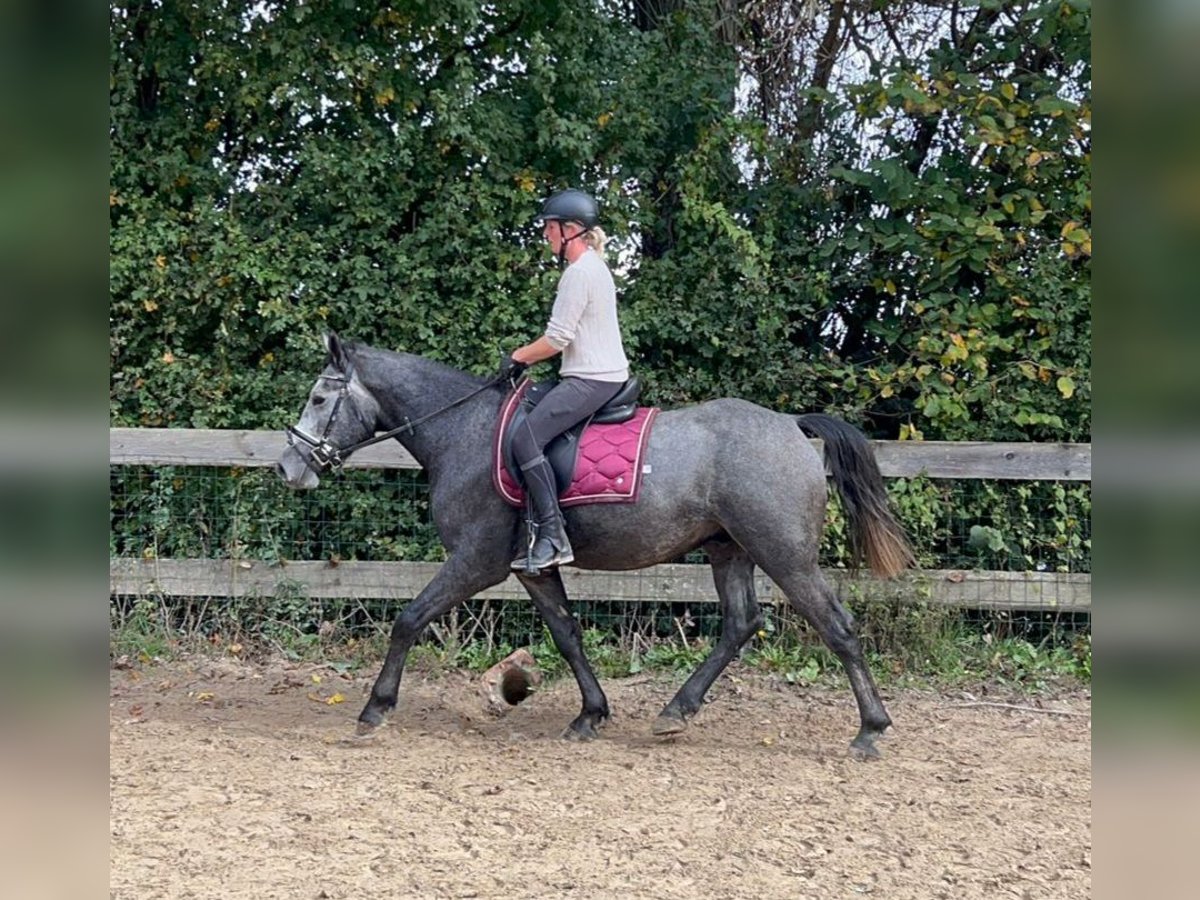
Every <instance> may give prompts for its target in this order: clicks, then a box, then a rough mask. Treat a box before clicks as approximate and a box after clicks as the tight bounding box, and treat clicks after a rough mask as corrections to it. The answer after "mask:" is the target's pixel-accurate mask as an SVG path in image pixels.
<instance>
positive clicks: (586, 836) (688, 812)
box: [109, 659, 1091, 900]
mask: <svg viewBox="0 0 1200 900" xmlns="http://www.w3.org/2000/svg"><path fill="white" fill-rule="evenodd" d="M314 675H316V676H317V677H318V678H320V682H319V683H318V682H317V681H316V680H314V678H313V676H314ZM373 676H374V672H371V673H369V674H363V675H359V676H348V675H339V674H338V673H336V672H334V671H332V670H330V669H329V668H322V667H317V666H309V665H289V664H272V665H266V664H264V665H251V664H247V663H243V662H240V661H236V660H229V661H223V660H218V661H214V660H209V659H200V660H194V661H191V662H180V663H174V664H170V665H156V666H147V667H142V668H138V669H128V670H118V671H113V673H112V679H111V704H110V731H109V734H110V739H109V747H110V773H111V774H110V778H111V785H110V787H111V832H112V836H111V862H110V866H111V886H110V896H111V897H112V898H117V900H149V898H159V897H172V898H204V900H212V898H255V900H265V898H313V900H317V898H354V900H370V898H400V897H414V898H426V897H428V898H440V897H505V898H509V897H511V898H525V897H587V898H593V897H620V898H626V897H629V898H693V897H722V898H732V897H747V898H749V897H753V898H785V897H786V898H809V897H810V898H821V900H825V898H838V897H860V896H863V895H873V896H877V897H886V898H905V897H913V898H942V897H944V898H955V900H963V898H976V897H988V898H993V897H1022V898H1056V900H1057V898H1072V897H1087V896H1089V895H1090V893H1091V719H1090V702H1089V697H1088V695H1086V694H1076V695H1071V696H1064V697H1056V698H1054V699H1053V700H1045V701H1040V702H1041V703H1042V705H1043V706H1044V707H1045V708H1046V709H1054V710H1063V711H1067V712H1070V713H1073V715H1051V714H1048V713H1046V712H1044V711H1043V712H1028V711H1022V710H1012V709H1001V708H996V707H988V706H968V705H965V704H967V703H968V702H969V700H967V699H965V698H963V697H962V696H960V695H956V696H954V697H939V696H932V695H918V694H909V693H904V694H899V695H896V696H886V695H885V700H886V701H887V703H888V707H889V711H890V712H891V714H892V718H893V719H894V720H895V722H896V725H895V727H894V728H893V729H892V731H891V732H890V734H891V737H890V738H889V739H888V740H886V741H884V742H882V743H881V749H882V750H883V753H884V759H883V760H882V761H879V762H858V761H856V760H853V759H850V758H849V756H848V754H847V746H848V744H849V741H850V739H851V738H852V737H853V736H854V733H855V731H856V727H857V714H856V712H855V708H854V703H853V699H852V697H851V694H850V692H849V689H848V688H847V689H845V690H842V691H828V690H816V689H811V688H797V687H793V686H790V685H786V684H782V683H779V682H776V681H774V680H771V679H768V678H766V677H764V676H761V675H758V674H756V673H750V672H746V671H745V670H740V671H734V672H732V674H728V675H727V676H726V677H724V678H722V679H721V680H720V681H719V682H718V683H717V685H716V686H715V687H714V689H713V691H712V692H711V695H710V696H711V698H712V699H713V702H711V703H709V704H707V705H706V706H705V708H704V709H703V710H702V711H701V713H700V715H699V716H698V717H697V718H696V719H695V720H694V721H693V722H692V725H691V727H690V728H689V729H688V731H687V732H686V733H684V734H683V735H682V736H681V737H679V738H677V739H675V740H673V741H662V740H660V739H655V738H652V737H651V736H650V733H649V732H650V723H651V722H652V721H653V719H654V717H655V715H656V714H657V713H658V711H659V709H660V708H661V707H662V705H663V704H664V703H665V702H666V701H667V700H668V699H669V698H670V696H671V694H672V693H673V692H674V689H675V687H676V686H677V682H676V680H675V679H665V680H664V679H660V678H658V677H657V676H656V677H654V678H646V677H639V678H632V679H625V680H607V681H605V682H604V685H605V689H606V690H607V692H608V695H609V701H610V704H611V706H612V709H613V712H614V717H615V718H614V721H613V722H612V723H611V724H609V725H608V727H607V728H606V729H605V731H604V733H603V737H602V738H601V739H600V740H598V741H595V742H592V743H588V744H578V743H570V742H566V741H563V740H561V739H560V737H559V735H560V733H561V731H562V729H563V727H564V726H565V725H566V723H567V722H568V721H569V720H570V719H571V718H572V717H573V716H574V715H575V714H576V712H577V711H578V705H579V701H578V693H577V691H576V688H575V685H574V683H573V682H571V681H569V680H568V681H558V682H555V683H553V684H551V685H549V686H547V687H546V688H545V689H544V690H542V691H541V692H539V693H537V694H535V695H534V696H533V697H531V698H530V699H529V700H527V701H526V702H525V703H524V704H522V705H521V706H519V707H517V708H516V709H515V710H513V711H512V712H511V713H510V714H508V715H507V716H506V717H503V718H494V717H492V716H489V715H487V714H486V713H484V712H483V708H482V705H481V701H480V697H479V694H478V692H477V688H478V684H477V681H476V680H475V679H474V678H468V677H467V676H465V675H462V674H457V673H455V674H451V675H443V676H440V677H433V676H422V675H413V674H412V673H409V675H406V680H405V682H404V684H403V685H402V686H401V701H400V708H399V709H398V710H397V712H396V713H395V714H393V717H392V720H391V725H390V727H387V728H385V729H383V730H382V732H381V733H380V735H379V736H378V737H377V738H375V739H373V740H372V741H370V742H367V743H361V742H357V741H354V740H351V739H349V736H350V735H351V734H352V733H353V730H354V719H355V716H357V714H358V712H359V710H360V709H361V706H362V704H363V702H364V700H365V696H366V693H367V690H368V689H369V686H370V680H371V678H373ZM339 696H340V697H344V698H345V699H344V701H343V702H337V698H338V697H339ZM991 699H994V698H989V700H991ZM330 700H333V701H334V702H329V701H330ZM1012 702H1013V703H1021V704H1025V705H1037V703H1038V701H1030V700H1028V699H1026V700H1013V701H1012Z"/></svg>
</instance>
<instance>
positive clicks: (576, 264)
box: [505, 190, 629, 569]
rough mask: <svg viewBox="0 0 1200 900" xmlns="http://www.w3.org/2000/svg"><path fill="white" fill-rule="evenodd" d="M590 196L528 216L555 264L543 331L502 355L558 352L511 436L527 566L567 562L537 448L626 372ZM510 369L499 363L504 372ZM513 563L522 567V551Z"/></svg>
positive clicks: (594, 405)
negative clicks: (550, 380)
mask: <svg viewBox="0 0 1200 900" xmlns="http://www.w3.org/2000/svg"><path fill="white" fill-rule="evenodd" d="M599 218H600V217H599V213H598V211H597V208H596V201H595V200H593V199H592V198H591V197H590V196H589V195H587V194H585V193H584V192H583V191H577V190H566V191H560V192H558V193H556V194H553V195H551V196H550V197H549V198H548V199H547V200H546V201H545V202H544V203H543V204H542V209H541V212H540V213H539V214H538V216H537V218H536V219H535V220H534V221H535V222H540V223H542V236H543V237H544V238H545V239H546V242H547V243H548V244H549V245H550V249H551V250H552V251H553V252H554V253H555V254H556V255H557V256H558V263H559V267H560V268H562V267H563V266H564V265H565V269H563V272H562V275H561V276H560V277H559V281H558V293H557V296H556V297H555V299H554V308H553V309H552V310H551V312H550V322H549V324H548V325H547V326H546V332H545V334H543V335H542V336H541V337H539V338H538V339H537V340H535V341H533V342H532V343H529V344H526V345H525V346H523V347H519V348H518V349H516V350H514V351H513V352H512V354H511V356H510V357H509V359H511V361H512V362H513V363H517V364H519V365H520V366H531V365H533V364H534V363H538V362H541V361H542V360H544V359H549V358H550V357H552V356H555V355H557V354H559V353H562V355H563V358H562V364H561V366H560V367H559V376H560V377H561V379H562V380H561V381H559V383H558V384H557V385H555V386H554V388H553V389H552V390H551V391H550V392H549V393H548V394H547V395H546V396H545V398H544V399H543V400H542V401H541V402H540V403H539V404H538V405H537V406H535V407H534V408H533V409H532V410H531V411H530V413H529V415H528V416H527V417H526V419H525V423H524V425H523V426H522V427H521V428H520V429H519V430H518V431H517V433H516V434H515V435H514V436H513V441H512V451H513V457H514V459H515V460H516V462H517V464H518V465H519V466H520V467H521V471H522V473H523V475H524V478H525V490H526V492H527V493H528V495H529V499H530V503H531V505H532V512H533V522H534V528H535V535H536V536H535V539H534V542H533V547H532V550H531V551H530V553H531V554H532V560H531V563H532V565H531V568H534V569H544V568H547V567H550V566H558V565H563V564H565V563H569V562H571V561H572V560H573V559H574V558H575V554H574V553H573V552H572V551H571V543H570V541H569V540H567V532H566V528H565V527H564V524H563V518H562V512H561V511H560V510H559V507H558V490H557V486H556V484H555V481H554V472H553V471H552V470H551V468H550V463H549V462H547V460H546V457H545V456H544V455H543V453H542V451H543V450H544V449H545V448H546V445H547V444H548V443H550V441H551V440H552V439H553V438H555V437H557V436H558V435H560V434H562V433H563V432H564V431H566V430H567V429H568V428H570V427H571V426H573V425H575V424H577V423H578V422H581V421H583V420H584V419H586V418H588V417H589V416H590V415H592V414H593V413H595V412H596V411H597V410H598V409H600V408H601V407H602V406H603V405H604V404H605V403H607V402H608V401H609V400H611V399H612V398H613V397H614V396H616V394H617V392H618V391H619V390H620V389H621V386H622V385H623V384H624V383H625V381H627V380H628V378H629V360H628V359H627V358H626V356H625V349H624V347H623V345H622V343H621V330H620V326H619V325H618V323H617V294H616V288H615V287H614V285H613V279H612V274H611V273H610V272H609V271H608V266H607V265H606V264H605V262H604V257H603V254H604V243H605V240H606V238H605V235H604V231H603V230H602V229H601V228H600V226H599V224H598V223H599ZM511 370H512V366H511V363H509V362H508V360H506V361H505V371H506V374H507V373H510V372H511ZM512 567H513V568H514V569H525V568H526V558H525V554H522V555H521V556H520V557H519V558H518V559H516V560H514V561H513V564H512Z"/></svg>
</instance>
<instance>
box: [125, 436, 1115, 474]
mask: <svg viewBox="0 0 1200 900" xmlns="http://www.w3.org/2000/svg"><path fill="white" fill-rule="evenodd" d="M814 443H815V444H817V445H818V446H819V445H820V441H814ZM873 443H874V446H875V457H876V459H878V460H879V469H880V471H882V472H883V474H884V476H886V477H888V478H907V477H912V476H914V475H922V474H924V475H928V476H929V477H930V478H1000V479H1009V480H1016V481H1091V480H1092V445H1091V444H1021V443H974V442H966V441H961V442H960V441H874V442H873ZM284 444H285V439H284V436H283V432H280V431H221V430H206V429H183V428H112V429H110V430H109V444H108V446H109V450H108V460H109V463H110V464H111V465H114V466H246V467H252V466H272V465H274V464H275V461H276V460H278V459H279V454H280V453H282V452H283V448H284ZM346 468H349V469H417V468H420V466H419V465H418V464H417V461H416V460H414V459H413V458H412V457H411V456H410V455H409V454H408V451H407V450H405V449H404V448H403V447H401V446H400V445H399V444H398V443H396V442H395V441H385V442H383V443H380V444H374V445H373V446H370V447H366V448H364V449H363V450H360V451H359V452H358V453H356V454H354V456H352V457H350V459H349V460H348V461H347V462H346Z"/></svg>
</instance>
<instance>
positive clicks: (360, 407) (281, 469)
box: [275, 331, 379, 488]
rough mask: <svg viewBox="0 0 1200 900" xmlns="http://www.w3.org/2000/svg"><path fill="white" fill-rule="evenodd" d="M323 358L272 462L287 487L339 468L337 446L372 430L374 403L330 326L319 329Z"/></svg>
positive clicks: (313, 481)
mask: <svg viewBox="0 0 1200 900" xmlns="http://www.w3.org/2000/svg"><path fill="white" fill-rule="evenodd" d="M325 349H326V351H327V352H328V358H327V360H326V363H325V369H324V371H323V372H321V374H320V375H318V376H317V380H316V383H315V384H314V385H313V387H312V390H311V391H310V392H309V394H308V403H307V404H306V405H305V407H304V412H302V413H301V414H300V421H299V423H298V424H296V425H294V426H292V427H291V428H289V429H288V430H287V432H288V446H287V448H286V449H285V450H284V451H283V455H282V456H281V457H280V458H279V462H278V463H276V464H275V471H276V472H278V473H279V477H280V478H282V479H283V480H284V481H285V482H286V483H287V484H288V486H289V487H293V488H315V487H316V486H317V485H318V484H319V483H320V480H321V479H320V476H321V475H322V474H324V473H325V471H326V470H327V469H334V470H336V469H339V468H341V465H342V463H343V462H344V460H343V458H342V451H343V450H344V449H345V448H347V447H352V446H353V445H354V444H357V443H359V442H360V441H363V440H365V439H367V438H369V437H371V435H373V434H374V433H375V422H376V418H377V417H378V414H379V404H378V403H377V402H376V401H375V398H374V397H372V396H371V394H370V392H369V391H367V389H366V388H365V387H363V384H362V382H361V381H359V379H358V374H357V372H356V371H355V368H354V363H353V360H352V359H351V358H350V354H349V351H348V348H347V346H346V345H345V344H343V343H342V341H341V340H340V339H339V338H338V336H337V335H336V334H334V333H333V332H332V331H331V332H328V333H327V334H326V335H325Z"/></svg>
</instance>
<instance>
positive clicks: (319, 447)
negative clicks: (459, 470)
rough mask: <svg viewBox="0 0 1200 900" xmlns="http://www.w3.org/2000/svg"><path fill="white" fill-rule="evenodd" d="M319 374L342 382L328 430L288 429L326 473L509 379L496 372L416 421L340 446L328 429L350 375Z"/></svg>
mask: <svg viewBox="0 0 1200 900" xmlns="http://www.w3.org/2000/svg"><path fill="white" fill-rule="evenodd" d="M319 377H320V378H324V379H325V380H327V381H337V382H340V383H341V385H342V386H341V388H339V389H338V394H337V398H336V399H335V400H334V401H333V412H331V413H330V414H329V420H328V421H327V422H326V423H325V431H324V432H323V433H322V434H321V437H320V438H319V439H318V438H315V437H313V436H312V435H311V434H308V433H307V432H306V431H304V430H303V429H302V428H300V427H298V426H296V425H289V426H288V427H287V429H286V430H287V442H288V446H289V447H295V446H296V442H297V441H299V442H300V443H302V444H304V445H305V446H307V447H308V449H309V454H308V455H307V456H305V455H304V454H301V458H302V459H303V460H304V464H305V465H306V466H308V467H309V468H310V469H312V470H313V472H314V473H315V474H317V475H321V474H323V473H324V472H325V471H326V470H327V469H331V470H333V471H334V472H337V471H340V470H341V468H342V466H343V465H345V463H346V458H347V457H348V456H349V455H350V454H351V453H353V452H355V451H356V450H361V449H362V448H363V447H369V446H371V444H378V443H379V442H380V441H386V440H387V439H388V438H393V437H396V436H397V435H400V434H403V433H404V432H406V431H407V432H409V433H412V432H413V431H414V430H415V429H416V427H417V426H418V425H420V424H422V423H424V422H428V421H429V420H430V419H432V418H434V417H435V416H440V415H441V414H442V413H444V412H448V411H449V410H452V409H454V407H456V406H458V405H460V404H462V403H466V402H467V401H468V400H470V399H471V398H472V397H474V396H476V395H477V394H481V393H483V392H484V391H486V390H487V389H488V388H490V387H492V386H494V385H497V384H499V383H500V382H502V381H507V380H508V377H507V376H505V375H497V376H496V377H495V378H492V379H490V380H489V381H487V382H486V383H485V384H483V385H482V386H480V387H479V388H476V389H475V390H473V391H471V393H469V394H467V395H466V396H465V397H459V398H458V399H457V400H455V401H454V402H452V403H448V404H447V405H446V406H443V407H442V408H441V409H438V410H434V411H433V412H431V413H430V414H429V415H427V416H422V417H421V418H419V419H417V421H415V422H410V421H409V420H408V418H407V417H405V419H404V424H403V425H401V426H400V427H399V428H393V429H392V430H391V431H385V432H384V433H383V434H377V435H374V436H373V437H369V438H367V439H366V440H365V441H359V442H358V443H357V444H351V445H350V446H349V447H342V448H340V449H339V448H338V447H335V446H333V444H332V443H330V441H329V431H330V429H332V428H333V423H334V422H336V421H337V416H338V412H339V410H340V409H341V406H342V403H343V402H344V401H345V400H346V398H347V397H349V396H350V376H348V375H321V376H319ZM352 408H353V409H354V412H355V415H357V416H358V420H359V422H361V423H362V424H364V425H366V424H367V422H366V420H365V419H364V418H363V417H362V413H361V412H359V410H358V407H352Z"/></svg>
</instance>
